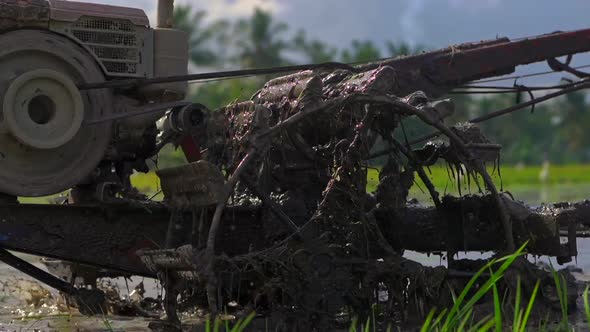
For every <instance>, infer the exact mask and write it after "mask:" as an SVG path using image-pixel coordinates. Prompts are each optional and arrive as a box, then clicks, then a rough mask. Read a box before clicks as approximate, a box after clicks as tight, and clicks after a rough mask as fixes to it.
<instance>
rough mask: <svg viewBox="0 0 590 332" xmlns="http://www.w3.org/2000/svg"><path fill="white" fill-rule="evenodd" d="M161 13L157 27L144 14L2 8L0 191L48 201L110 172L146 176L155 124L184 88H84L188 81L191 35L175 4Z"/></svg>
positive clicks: (55, 1) (66, 6)
mask: <svg viewBox="0 0 590 332" xmlns="http://www.w3.org/2000/svg"><path fill="white" fill-rule="evenodd" d="M159 6H160V9H161V10H160V13H161V16H160V17H159V21H158V26H157V27H156V28H152V27H150V25H149V20H148V18H147V16H146V14H145V13H144V12H143V11H142V10H139V9H132V8H124V7H117V6H108V5H100V4H91V3H82V2H74V1H61V0H26V1H22V0H3V1H0V49H1V50H2V52H1V55H0V67H1V68H0V76H1V77H0V82H1V83H0V86H1V87H0V100H1V102H2V112H1V114H0V116H1V123H0V135H1V138H0V155H1V161H0V163H1V164H2V165H1V166H0V192H2V193H5V194H7V195H14V196H47V195H51V194H55V193H59V192H62V191H64V190H66V189H69V188H71V187H74V186H76V185H80V184H84V183H95V182H104V181H105V180H106V179H108V178H109V176H111V174H107V173H110V170H111V169H116V170H117V171H118V172H119V173H120V174H119V175H120V176H123V177H124V176H125V175H124V173H126V172H127V173H128V172H130V171H132V170H133V169H137V170H144V171H145V169H146V166H145V165H144V164H145V162H144V160H145V159H147V158H149V157H151V156H153V155H154V154H155V153H156V150H155V138H156V135H157V131H156V127H155V120H156V119H157V118H159V117H161V116H162V114H163V112H164V111H165V110H167V109H169V108H172V106H174V103H175V102H176V103H178V102H179V101H181V100H183V99H184V96H185V93H186V87H187V85H186V82H179V83H169V84H160V85H150V86H146V87H140V88H134V89H120V90H116V91H112V90H108V89H97V90H86V91H83V90H80V89H79V88H78V87H79V86H81V85H83V84H87V83H95V82H104V81H108V80H120V79H130V78H138V79H139V78H141V79H146V78H148V79H149V78H154V77H163V76H173V75H183V74H186V73H187V61H188V60H187V57H188V50H187V48H188V42H187V34H186V33H184V32H182V31H179V30H175V29H172V24H171V17H172V16H171V15H172V6H173V4H172V1H161V2H160V4H159ZM146 108H147V109H148V110H151V112H145V110H146ZM158 109H159V110H160V111H161V112H158ZM142 111H143V113H144V114H141V115H137V116H133V117H125V114H131V113H134V112H135V113H138V112H139V113H142ZM122 117H125V119H124V120H120V121H117V122H114V121H113V119H116V118H122ZM123 170H125V171H123Z"/></svg>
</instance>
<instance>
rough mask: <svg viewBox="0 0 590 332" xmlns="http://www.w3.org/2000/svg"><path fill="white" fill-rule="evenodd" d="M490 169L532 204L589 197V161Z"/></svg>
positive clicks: (372, 184)
mask: <svg viewBox="0 0 590 332" xmlns="http://www.w3.org/2000/svg"><path fill="white" fill-rule="evenodd" d="M426 172H427V173H428V175H429V177H430V181H431V182H432V183H433V184H434V186H435V187H436V189H437V191H438V192H439V193H440V194H441V195H444V194H453V195H457V194H459V189H458V188H460V189H461V193H462V194H467V193H477V192H478V186H477V184H476V183H475V182H474V181H473V180H471V181H467V179H466V178H465V177H462V176H459V179H457V177H456V175H453V174H452V173H451V171H450V170H449V169H448V168H447V167H446V166H445V165H436V166H433V167H431V168H429V169H427V170H426ZM489 172H490V174H491V175H492V178H493V179H494V182H495V183H496V185H497V186H498V188H502V189H504V190H506V191H509V192H510V193H511V194H513V195H514V197H515V198H516V199H518V200H521V201H525V202H527V203H529V204H533V205H537V204H542V203H550V202H551V203H552V202H560V201H577V200H584V199H590V164H585V165H545V166H502V168H501V172H498V171H497V170H495V169H492V168H490V169H489ZM132 182H133V184H134V185H135V186H136V187H137V188H138V189H139V190H140V191H142V192H145V193H148V194H151V195H154V194H157V193H158V192H159V188H160V184H159V179H158V177H157V176H156V175H155V173H148V174H143V173H138V174H135V175H134V176H133V178H132ZM378 183H379V169H377V168H372V169H369V171H368V176H367V190H368V191H369V192H373V191H375V190H376V188H377V184H378ZM480 183H481V181H480ZM160 197H161V195H157V196H156V198H160ZM410 198H416V199H418V200H419V201H420V202H422V203H424V204H429V203H430V198H429V196H428V193H427V192H426V187H425V186H424V184H423V183H422V181H420V179H419V178H418V177H416V181H415V184H414V186H413V188H412V190H411V191H410ZM42 200H43V199H42ZM45 200H46V198H45Z"/></svg>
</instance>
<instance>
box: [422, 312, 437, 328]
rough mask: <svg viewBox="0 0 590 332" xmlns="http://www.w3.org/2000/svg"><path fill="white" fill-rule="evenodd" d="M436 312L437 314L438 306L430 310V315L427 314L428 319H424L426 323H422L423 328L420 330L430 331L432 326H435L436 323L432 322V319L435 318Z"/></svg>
mask: <svg viewBox="0 0 590 332" xmlns="http://www.w3.org/2000/svg"><path fill="white" fill-rule="evenodd" d="M435 314H436V308H434V309H432V310H430V313H429V314H428V316H426V320H425V321H424V324H422V328H421V329H420V332H428V331H430V327H433V328H434V325H433V324H432V320H433V319H434V315H435Z"/></svg>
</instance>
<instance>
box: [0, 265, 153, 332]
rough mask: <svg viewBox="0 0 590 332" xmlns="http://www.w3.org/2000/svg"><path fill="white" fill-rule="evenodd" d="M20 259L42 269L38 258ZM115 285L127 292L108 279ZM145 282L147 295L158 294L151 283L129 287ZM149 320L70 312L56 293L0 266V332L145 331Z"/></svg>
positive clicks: (122, 285) (120, 282)
mask: <svg viewBox="0 0 590 332" xmlns="http://www.w3.org/2000/svg"><path fill="white" fill-rule="evenodd" d="M19 256H20V257H22V258H24V259H25V260H27V261H29V262H31V263H33V264H34V265H35V266H37V267H39V268H42V269H44V270H46V269H45V266H44V265H43V264H42V263H41V262H40V259H39V258H38V257H34V256H30V255H20V254H19ZM109 281H110V282H112V283H115V284H117V286H118V288H119V289H120V293H121V294H128V293H127V285H126V283H125V281H124V280H109ZM140 281H144V284H145V288H146V293H147V295H148V296H156V295H157V294H158V292H159V288H157V284H156V282H155V281H153V280H143V278H132V280H131V281H129V282H128V284H129V287H130V288H131V289H132V288H133V286H134V285H135V284H137V283H139V282H140ZM149 323H150V320H147V319H143V318H126V317H113V316H109V317H94V318H88V317H84V316H82V315H80V314H79V313H78V312H77V311H76V310H75V309H69V308H68V307H67V306H66V305H65V303H64V302H63V300H62V298H61V297H60V296H59V295H58V292H57V291H55V290H53V289H51V288H49V287H47V286H44V285H40V284H39V283H37V282H36V281H34V280H33V279H31V278H29V277H27V276H26V275H23V274H22V273H19V272H18V271H16V270H14V269H12V268H11V267H9V266H7V265H4V264H1V263H0V332H4V331H19V332H20V331H105V330H108V331H111V330H115V331H145V330H146V329H147V326H148V324H149Z"/></svg>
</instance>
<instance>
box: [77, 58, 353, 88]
mask: <svg viewBox="0 0 590 332" xmlns="http://www.w3.org/2000/svg"><path fill="white" fill-rule="evenodd" d="M314 69H346V70H350V71H356V69H355V68H354V67H353V66H350V65H347V64H344V63H340V62H325V63H319V64H310V65H297V66H284V67H269V68H260V69H243V70H230V71H217V72H210V73H202V74H192V75H180V76H169V77H158V78H149V79H147V78H137V79H136V78H134V79H124V80H112V81H106V82H95V83H86V84H80V85H78V89H80V90H93V89H106V88H129V87H136V86H144V85H150V84H163V83H173V82H181V81H197V80H206V79H213V78H228V77H240V76H251V75H267V74H281V73H289V72H295V71H300V70H314Z"/></svg>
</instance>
